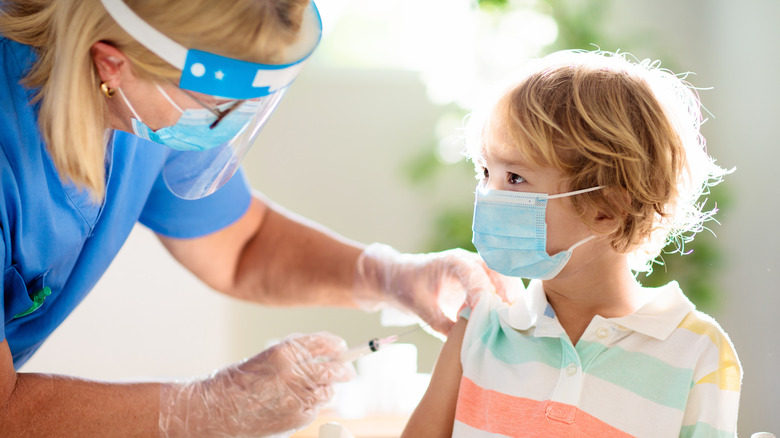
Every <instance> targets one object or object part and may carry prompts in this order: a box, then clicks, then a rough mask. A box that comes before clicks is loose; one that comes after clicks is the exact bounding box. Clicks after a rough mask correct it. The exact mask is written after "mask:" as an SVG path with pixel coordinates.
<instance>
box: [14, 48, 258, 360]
mask: <svg viewBox="0 0 780 438" xmlns="http://www.w3.org/2000/svg"><path fill="white" fill-rule="evenodd" d="M35 56H36V55H35V53H34V52H33V51H32V50H31V48H30V47H28V46H24V45H21V44H18V43H16V42H13V41H11V40H8V39H6V38H2V37H0V150H1V151H2V154H0V184H2V186H0V187H2V197H1V198H0V232H1V233H2V241H0V262H2V267H3V287H2V291H0V295H1V296H2V299H1V300H0V313H1V314H2V315H3V317H4V319H3V325H2V327H0V340H2V339H7V340H8V345H9V346H10V349H11V353H12V354H13V361H14V367H15V368H16V369H18V368H19V367H20V366H22V365H23V364H24V363H25V362H26V361H27V360H28V359H29V358H30V356H32V354H33V353H35V351H36V350H37V349H38V348H39V347H40V346H41V344H42V343H43V341H44V340H46V338H47V337H48V336H49V335H50V334H51V332H52V331H54V329H55V328H57V326H59V325H60V323H62V321H63V320H64V319H65V318H66V317H67V316H68V315H69V314H70V313H71V312H72V311H73V309H74V308H75V307H76V306H77V305H78V303H79V302H81V300H82V299H84V297H85V296H86V295H87V293H89V291H90V290H91V289H92V288H93V287H94V286H95V283H96V282H97V281H98V279H99V278H100V277H101V276H102V275H103V272H105V270H106V268H108V265H109V264H110V263H111V261H112V260H113V259H114V257H115V256H116V254H117V252H118V251H119V248H120V247H121V246H122V244H123V243H124V242H125V240H126V239H127V236H128V234H129V233H130V231H131V229H132V228H133V226H134V225H135V223H136V222H140V223H142V224H144V225H145V226H147V227H149V228H150V229H152V230H153V231H155V232H157V233H160V234H163V235H166V236H170V237H176V238H190V237H197V236H202V235H205V234H208V233H211V232H214V231H217V230H219V229H221V228H223V227H225V226H227V225H229V224H231V223H233V222H234V221H236V220H237V219H238V218H240V217H241V216H242V215H243V214H244V213H245V212H246V209H247V208H248V206H249V202H250V199H251V193H250V190H249V187H248V185H247V183H246V180H245V178H244V177H243V174H242V173H239V174H237V176H236V177H234V178H233V179H232V180H231V181H230V182H229V183H227V184H226V185H225V186H224V187H223V188H222V189H220V190H219V191H217V192H216V193H214V194H213V195H211V196H208V197H206V198H203V199H200V200H196V201H186V200H183V199H180V198H178V197H176V196H175V195H173V194H172V193H171V192H170V191H169V190H168V188H167V187H166V186H165V183H164V182H163V179H162V176H161V170H162V167H163V165H164V163H165V160H166V158H167V157H168V154H169V153H170V149H168V148H167V147H165V146H162V145H159V144H156V143H152V142H148V141H145V140H141V139H140V138H138V137H136V136H134V135H131V134H127V133H124V132H120V131H116V132H114V133H113V135H112V138H111V141H110V142H109V145H108V148H107V153H106V196H105V199H104V200H103V202H102V204H95V203H93V202H92V201H91V199H90V196H89V194H88V193H87V192H85V191H83V190H80V189H78V188H77V187H75V186H74V185H72V184H70V183H67V182H63V181H62V180H61V179H60V177H59V175H58V174H57V171H56V169H55V168H54V165H53V163H52V160H51V157H50V156H49V154H48V152H47V151H46V146H45V145H44V143H43V140H42V137H41V134H40V131H39V129H38V106H37V104H33V103H32V97H33V94H34V90H31V89H28V88H25V87H24V86H22V85H20V81H21V79H22V78H23V77H24V75H25V74H26V72H27V71H28V70H29V68H30V67H31V65H32V62H34V60H35ZM46 288H48V289H46ZM48 291H50V292H51V293H50V294H49V295H48V296H45V295H46V292H48ZM36 297H37V298H38V301H39V302H40V301H41V300H42V304H40V306H39V307H37V308H36V306H37V304H35V303H34V301H35V298H36ZM106 311H107V312H116V311H118V309H107V310H106Z"/></svg>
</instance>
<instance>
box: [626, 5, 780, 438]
mask: <svg viewBox="0 0 780 438" xmlns="http://www.w3.org/2000/svg"><path fill="white" fill-rule="evenodd" d="M614 3H615V4H616V5H617V6H618V8H617V9H618V10H617V11H616V13H615V14H614V17H615V19H614V20H613V21H612V23H616V27H620V26H622V27H623V29H629V30H630V31H633V32H639V31H640V30H642V29H647V30H649V31H651V32H652V34H653V35H655V36H654V37H653V38H648V39H647V40H645V41H643V42H641V43H640V44H638V47H639V50H638V51H639V52H640V53H638V54H641V55H643V56H648V57H651V56H659V55H658V52H660V53H662V54H663V53H670V54H671V55H673V56H674V59H675V63H676V64H678V65H680V67H679V68H683V69H689V70H691V71H694V72H696V73H697V74H696V76H693V77H691V79H690V80H691V81H692V82H693V83H694V84H695V85H698V86H700V87H713V89H712V90H703V91H701V92H700V95H701V98H702V101H703V102H704V105H705V106H706V107H707V109H709V111H710V112H711V113H712V114H713V117H710V120H709V121H708V122H707V123H706V124H705V126H704V129H703V131H704V134H705V136H706V137H707V139H708V145H709V150H710V153H711V154H712V155H713V156H714V157H716V158H717V159H718V161H719V163H720V164H721V165H722V166H724V167H736V168H737V170H736V172H735V173H734V174H733V175H730V176H728V177H727V179H726V180H725V182H724V183H723V184H724V188H725V189H726V191H727V192H728V194H729V196H730V198H731V199H730V202H729V204H728V205H727V207H726V209H725V210H724V212H723V214H720V215H719V216H718V219H719V220H720V222H721V224H722V225H719V226H718V225H715V226H714V230H715V231H716V233H717V235H718V242H719V246H720V249H721V251H722V254H723V257H724V260H725V264H724V266H725V268H724V269H723V270H722V271H721V272H720V273H719V274H718V280H719V281H720V282H721V289H722V290H724V291H725V292H726V294H727V295H726V296H725V297H723V299H722V300H721V302H722V305H721V308H720V309H719V311H718V312H716V313H715V314H714V315H713V316H715V317H716V319H717V320H718V321H719V322H720V323H721V325H722V326H723V328H724V329H725V330H726V331H727V332H728V333H729V335H730V337H731V340H732V342H733V343H734V346H735V348H736V349H737V353H738V354H739V357H740V360H741V363H742V367H743V369H744V380H743V390H742V398H741V409H740V420H739V430H740V432H741V434H742V435H743V436H749V435H750V434H751V433H754V432H757V431H760V430H768V431H771V432H773V433H775V434H778V435H780V416H778V415H777V414H778V413H780V376H778V370H780V367H778V360H780V342H778V338H777V334H778V333H780V318H778V316H777V312H778V309H780V252H778V248H780V233H778V231H777V227H778V226H777V222H778V220H777V218H778V216H780V194H778V190H777V184H776V183H775V179H776V178H777V176H778V171H777V168H778V163H780V140H778V135H777V126H778V119H780V85H778V71H780V60H779V58H778V56H777V54H778V53H780V26H778V25H777V19H778V18H779V17H780V2H778V1H776V0H744V1H739V2H737V1H732V0H688V1H684V2H680V1H675V0H661V1H654V2H645V1H641V0H619V1H615V2H614ZM622 49H624V50H627V51H632V50H633V48H628V47H622Z"/></svg>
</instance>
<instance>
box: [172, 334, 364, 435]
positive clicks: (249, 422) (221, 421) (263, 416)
mask: <svg viewBox="0 0 780 438" xmlns="http://www.w3.org/2000/svg"><path fill="white" fill-rule="evenodd" d="M346 349H347V346H346V343H345V342H344V340H343V339H341V338H339V337H337V336H334V335H331V334H328V333H317V334H310V335H291V336H288V337H287V338H285V339H284V340H283V341H282V342H280V343H279V344H277V345H274V346H273V347H271V348H269V349H267V350H265V351H263V352H261V353H260V354H258V355H256V356H254V357H252V358H250V359H247V360H244V361H243V362H240V363H237V364H234V365H231V366H228V367H227V368H224V369H221V370H219V371H217V372H215V373H214V374H212V375H211V376H210V377H208V378H206V379H203V380H198V381H194V382H189V383H170V384H163V385H161V390H160V416H159V426H160V437H164V438H169V437H190V438H195V437H198V438H199V437H209V438H228V437H230V438H236V437H262V436H268V435H273V434H278V433H280V432H286V431H292V430H296V429H300V428H303V427H305V426H306V425H308V424H309V423H311V422H312V421H313V420H314V418H315V417H316V416H317V412H318V410H319V408H320V407H321V406H322V405H323V404H325V403H327V402H328V401H329V400H330V399H331V397H332V395H333V383H335V382H345V381H347V380H349V379H351V378H353V377H354V376H355V370H354V368H353V367H352V365H351V364H345V363H341V362H335V361H331V360H329V359H332V358H335V357H336V356H338V355H339V354H340V353H341V352H343V351H346Z"/></svg>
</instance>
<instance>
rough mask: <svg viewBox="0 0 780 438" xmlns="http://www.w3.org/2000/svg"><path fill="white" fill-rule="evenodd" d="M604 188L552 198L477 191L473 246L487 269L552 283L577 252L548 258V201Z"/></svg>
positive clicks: (499, 191) (571, 249)
mask: <svg viewBox="0 0 780 438" xmlns="http://www.w3.org/2000/svg"><path fill="white" fill-rule="evenodd" d="M599 189H601V187H591V188H589V189H583V190H577V191H573V192H567V193H561V194H558V195H548V194H546V193H528V192H513V191H506V190H479V189H478V190H477V193H476V199H475V201H474V222H473V225H472V231H473V232H474V237H473V239H472V242H473V243H474V246H475V247H476V248H477V251H478V252H479V255H480V256H481V257H482V259H483V260H484V261H485V263H486V264H487V266H488V267H489V268H490V269H492V270H494V271H496V272H498V273H499V274H502V275H506V276H510V277H521V278H532V279H539V280H549V279H551V278H554V277H555V276H556V275H558V273H560V272H561V270H562V269H563V268H564V266H566V263H567V262H568V261H569V259H570V258H571V254H572V252H573V251H574V248H576V247H578V246H580V245H582V244H583V243H585V242H587V241H589V240H591V239H593V238H594V237H596V236H589V237H586V238H585V239H582V240H580V241H579V242H577V243H575V244H574V245H572V246H571V247H569V249H567V250H566V251H561V252H559V253H558V254H555V255H554V256H550V255H549V254H547V249H546V246H547V225H546V223H545V213H546V210H547V201H548V200H549V199H554V198H563V197H566V196H574V195H578V194H580V193H586V192H591V191H594V190H599Z"/></svg>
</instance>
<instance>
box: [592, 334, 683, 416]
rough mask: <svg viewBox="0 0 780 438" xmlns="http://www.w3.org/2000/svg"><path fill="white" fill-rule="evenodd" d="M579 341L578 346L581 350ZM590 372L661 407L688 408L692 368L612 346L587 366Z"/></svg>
mask: <svg viewBox="0 0 780 438" xmlns="http://www.w3.org/2000/svg"><path fill="white" fill-rule="evenodd" d="M580 343H587V342H586V341H582V340H581V341H580V342H579V343H578V345H577V349H579V347H580V346H579V344H580ZM585 372H586V373H587V374H590V375H593V376H596V377H598V378H600V379H602V380H604V381H606V382H609V383H612V384H614V385H617V386H621V387H623V388H625V389H627V390H629V391H631V392H633V393H635V394H637V395H639V396H641V397H644V398H646V399H648V400H650V401H652V402H654V403H657V404H659V405H661V406H668V407H671V408H675V409H680V410H683V409H685V404H686V400H687V398H688V391H689V390H690V387H691V384H692V376H693V370H691V369H690V368H677V367H673V366H669V365H668V364H667V363H665V362H664V361H662V360H660V359H657V358H655V357H653V356H650V355H648V354H644V353H631V352H628V351H625V350H623V349H622V348H620V347H612V348H610V349H607V350H605V351H604V352H602V353H601V356H600V357H599V360H598V362H594V363H593V365H592V366H590V367H587V368H586V369H585Z"/></svg>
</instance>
